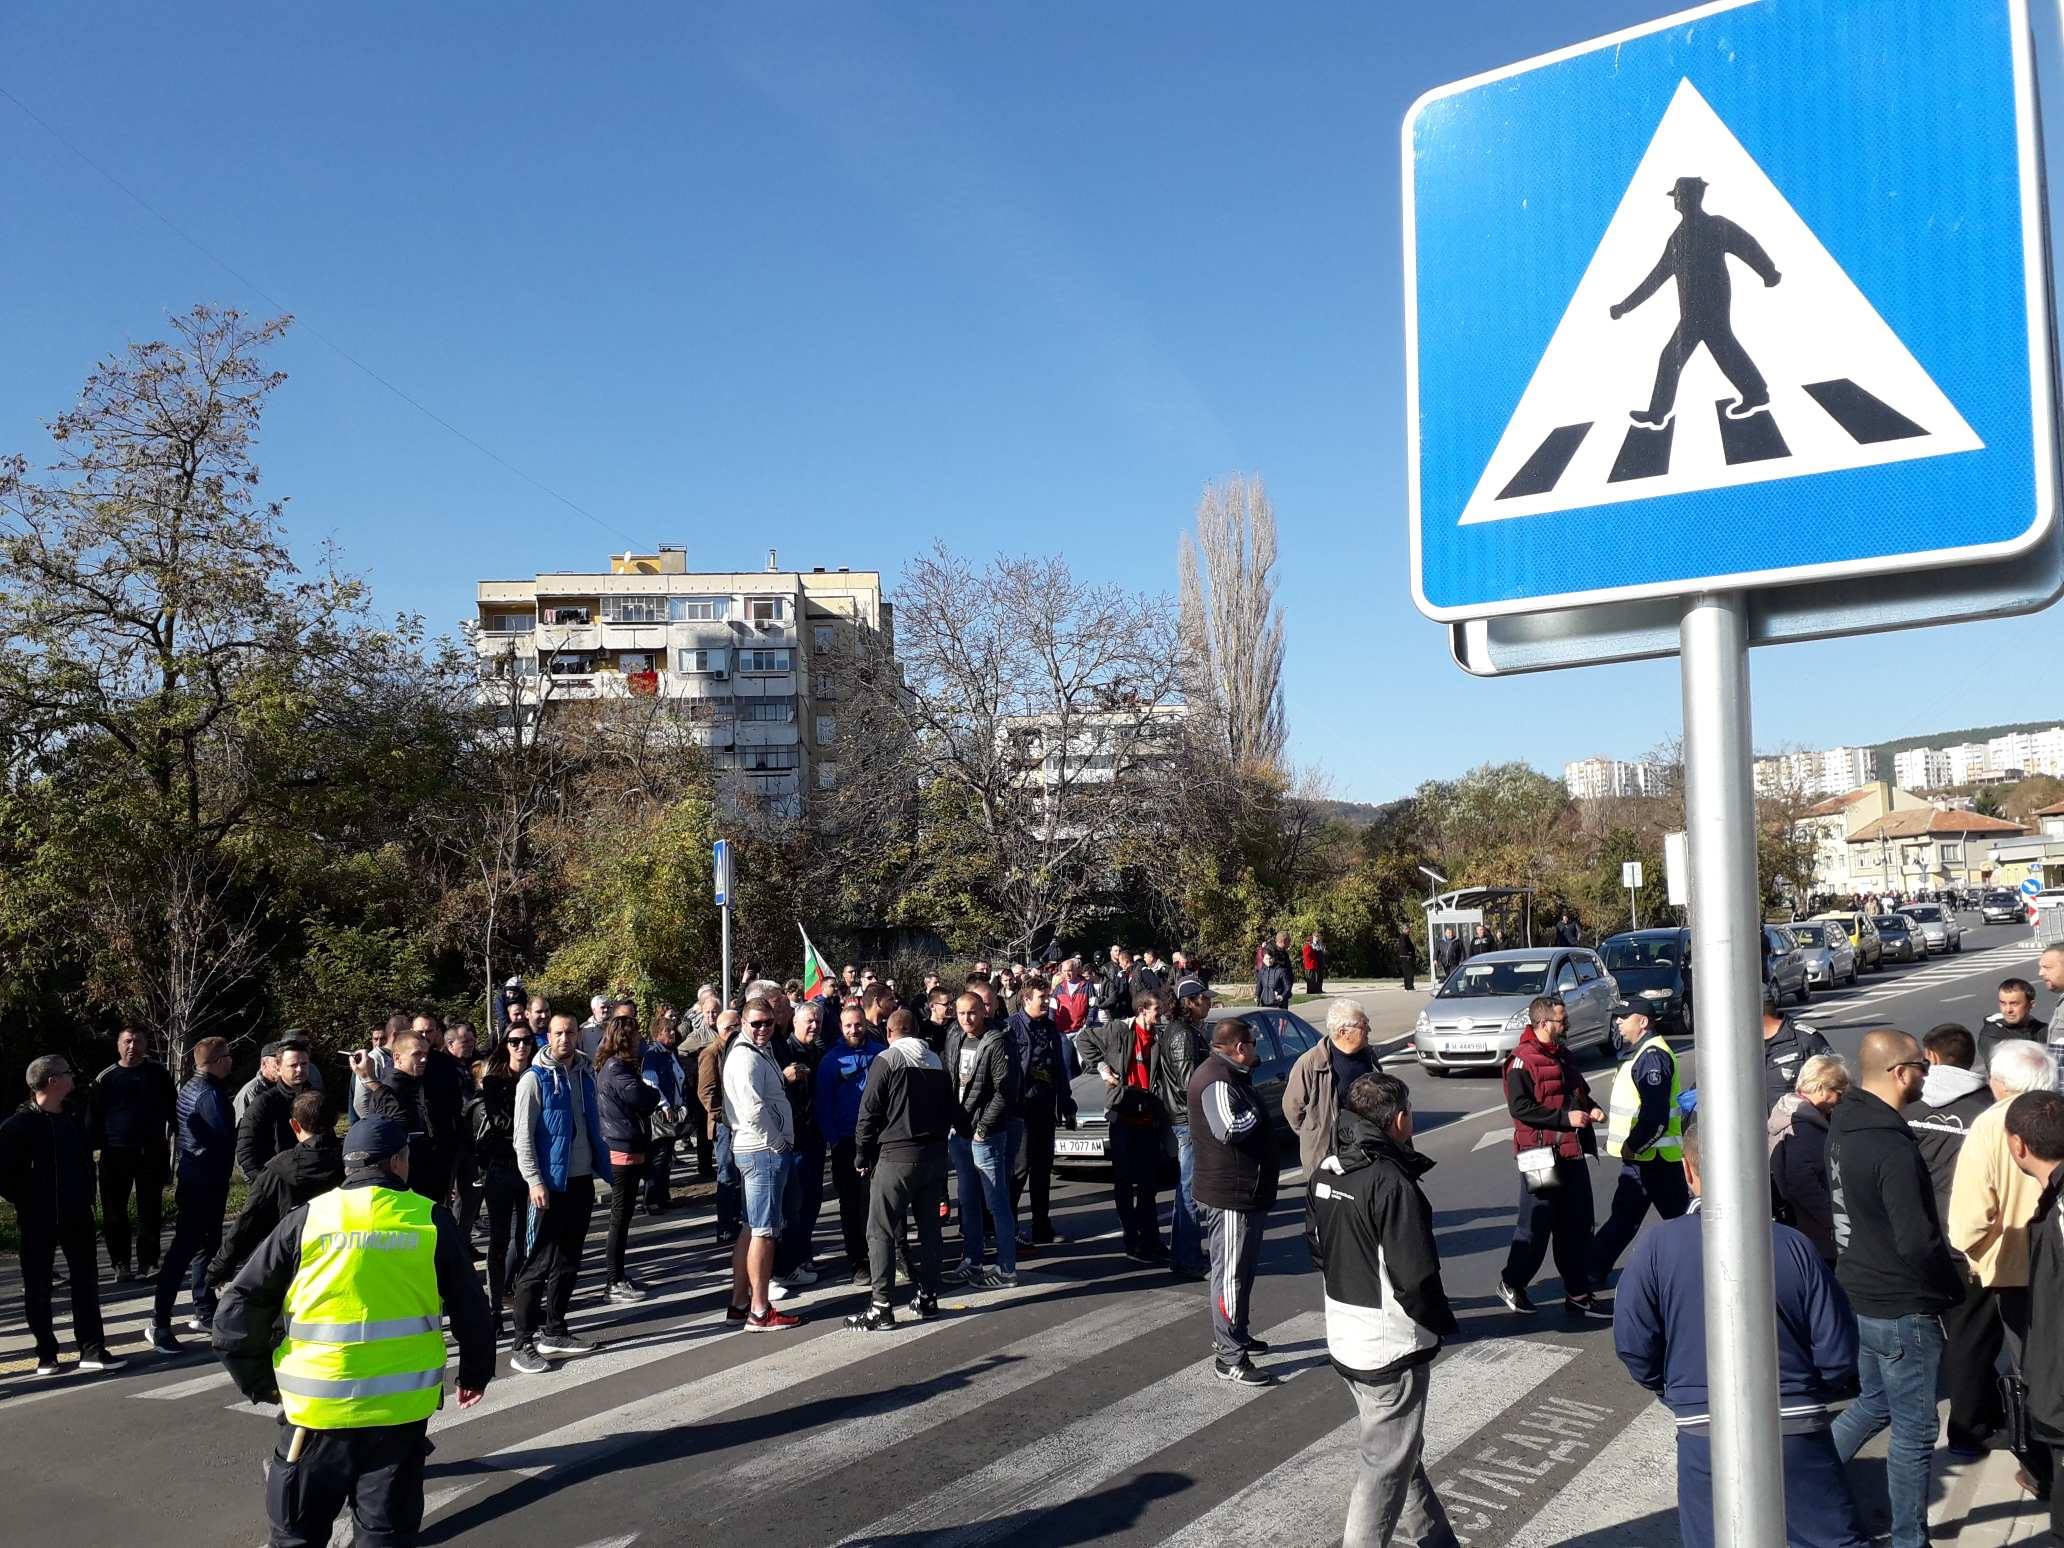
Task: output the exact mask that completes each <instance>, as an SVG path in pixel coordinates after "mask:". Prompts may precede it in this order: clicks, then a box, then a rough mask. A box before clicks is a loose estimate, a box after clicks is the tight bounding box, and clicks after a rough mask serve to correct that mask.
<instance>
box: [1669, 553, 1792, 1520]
mask: <svg viewBox="0 0 2064 1548" xmlns="http://www.w3.org/2000/svg"><path fill="white" fill-rule="evenodd" d="M1681 627H1682V638H1683V668H1684V671H1683V678H1684V805H1685V821H1686V827H1687V831H1688V833H1689V839H1690V851H1691V942H1692V953H1693V960H1694V962H1695V964H1696V969H1697V976H1698V985H1699V1029H1700V1032H1701V1033H1702V1037H1701V1039H1700V1041H1701V1044H1702V1047H1701V1048H1700V1050H1699V1070H1698V1081H1699V1085H1698V1092H1699V1097H1698V1131H1699V1139H1700V1159H1701V1161H1702V1162H1703V1165H1701V1167H1700V1168H1699V1172H1700V1184H1701V1190H1702V1194H1703V1202H1702V1203H1701V1206H1700V1209H1701V1213H1702V1214H1703V1216H1704V1227H1703V1229H1704V1233H1705V1260H1706V1383H1707V1388H1708V1391H1709V1394H1710V1401H1711V1408H1712V1416H1713V1419H1712V1444H1713V1525H1714V1542H1715V1543H1716V1544H1718V1545H1719V1548H1770V1544H1772V1543H1781V1542H1783V1541H1784V1540H1785V1509H1784V1492H1783V1490H1782V1489H1779V1488H1776V1487H1774V1484H1775V1483H1776V1481H1777V1480H1778V1479H1780V1478H1782V1477H1783V1476H1784V1472H1783V1463H1782V1460H1781V1457H1780V1450H1779V1441H1778V1422H1777V1408H1778V1404H1777V1314H1776V1293H1775V1290H1774V1288H1773V1281H1772V1277H1771V1258H1770V1162H1769V1157H1768V1154H1767V1152H1766V1150H1765V1141H1764V1134H1763V1121H1764V1116H1765V1115H1764V1112H1763V1063H1762V1039H1761V1036H1760V1031H1761V1025H1762V973H1761V968H1760V961H1761V956H1760V944H1761V937H1762V910H1761V909H1760V908H1759V907H1758V889H1757V880H1756V807H1755V798H1754V794H1753V786H1752V784H1751V777H1750V763H1751V744H1750V740H1749V647H1748V606H1747V602H1746V599H1745V598H1744V597H1743V595H1742V594H1741V593H1740V592H1728V593H1723V594H1720V595H1712V596H1695V597H1690V598H1687V599H1686V601H1685V603H1684V610H1683V614H1682V620H1681Z"/></svg>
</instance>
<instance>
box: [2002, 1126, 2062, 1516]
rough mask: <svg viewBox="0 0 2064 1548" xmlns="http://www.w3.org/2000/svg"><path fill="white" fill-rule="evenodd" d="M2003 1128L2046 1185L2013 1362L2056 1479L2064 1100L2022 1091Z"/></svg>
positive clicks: (2058, 1511) (2017, 1161)
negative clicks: (2024, 1333)
mask: <svg viewBox="0 0 2064 1548" xmlns="http://www.w3.org/2000/svg"><path fill="white" fill-rule="evenodd" d="M2006 1125H2007V1154H2008V1155H2010V1156H2012V1157H2013V1158H2014V1165H2015V1166H2017V1167H2019V1168H2020V1169H2021V1171H2022V1172H2023V1173H2025V1174H2026V1175H2027V1176H2029V1177H2032V1178H2034V1179H2035V1180H2036V1181H2037V1182H2039V1183H2041V1184H2042V1185H2043V1192H2042V1198H2041V1200H2040V1201H2039V1202H2038V1203H2037V1204H2036V1206H2035V1214H2034V1215H2033V1216H2032V1217H2031V1218H2030V1219H2029V1222H2028V1288H2029V1323H2028V1338H2027V1343H2026V1345H2025V1347H2023V1348H2021V1349H2019V1350H2017V1351H2016V1354H2017V1355H2018V1356H2019V1358H2018V1359H2017V1360H2016V1362H2015V1363H2016V1366H2017V1368H2018V1369H2019V1370H2020V1372H2021V1376H2022V1379H2023V1380H2024V1381H2026V1382H2027V1383H2028V1421H2029V1428H2030V1430H2031V1431H2032V1432H2033V1435H2034V1439H2035V1440H2036V1441H2037V1442H2038V1443H2039V1444H2041V1445H2044V1446H2047V1447H2049V1448H2050V1468H2049V1471H2050V1472H2051V1473H2053V1474H2054V1473H2056V1472H2057V1471H2059V1470H2060V1469H2059V1460H2060V1454H2064V1214H2060V1213H2059V1211H2058V1208H2057V1190H2058V1187H2059V1185H2060V1183H2064V1097H2060V1096H2058V1095H2057V1094H2056V1093H2055V1092H2054V1091H2025V1092H2023V1093H2022V1094H2021V1095H2020V1096H2017V1097H2015V1098H2014V1103H2013V1105H2012V1106H2011V1107H2009V1108H2008V1109H2007V1117H2006ZM2050 1535H2051V1536H2052V1537H2053V1538H2054V1539H2055V1540H2056V1541H2058V1542H2060V1543H2064V1489H2056V1488H2052V1489H2051V1490H2050Z"/></svg>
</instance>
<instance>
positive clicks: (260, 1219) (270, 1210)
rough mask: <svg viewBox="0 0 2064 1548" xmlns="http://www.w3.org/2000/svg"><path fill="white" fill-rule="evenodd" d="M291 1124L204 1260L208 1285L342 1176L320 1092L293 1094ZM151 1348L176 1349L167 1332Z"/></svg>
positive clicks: (227, 1275)
mask: <svg viewBox="0 0 2064 1548" xmlns="http://www.w3.org/2000/svg"><path fill="white" fill-rule="evenodd" d="M293 1123H294V1144H293V1147H292V1148H291V1149H288V1150H282V1151H281V1152H280V1153H279V1154H278V1155H276V1156H274V1157H273V1158H272V1159H271V1160H270V1161H268V1162H266V1163H265V1169H264V1170H263V1171H261V1172H260V1173H259V1174H258V1180H257V1181H256V1182H254V1183H252V1184H251V1191H250V1192H249V1193H247V1194H245V1195H244V1207H243V1208H242V1209H240V1210H238V1211H237V1217H236V1220H235V1222H234V1223H233V1224H232V1225H231V1226H230V1228H229V1234H228V1235H227V1236H225V1237H224V1238H223V1241H222V1245H221V1246H220V1247H218V1248H217V1249H216V1250H215V1257H214V1260H213V1261H212V1262H210V1263H209V1265H208V1283H209V1284H211V1285H217V1286H220V1285H225V1284H227V1283H229V1281H230V1280H232V1279H234V1278H236V1274H237V1270H238V1269H240V1268H242V1267H243V1266H244V1263H245V1261H246V1260H247V1259H248V1258H249V1257H250V1256H251V1254H252V1253H254V1252H256V1251H257V1250H258V1244H259V1243H260V1242H262V1241H264V1240H265V1238H266V1237H268V1236H270V1235H271V1234H272V1228H273V1227H274V1226H276V1225H278V1224H279V1223H280V1222H281V1221H282V1220H284V1219H286V1218H287V1213H288V1211H290V1210H292V1209H295V1208H297V1207H298V1206H300V1205H303V1204H306V1203H307V1202H308V1201H309V1200H310V1199H312V1198H314V1197H315V1196H316V1195H317V1194H318V1193H328V1192H329V1191H330V1190H331V1189H332V1188H334V1187H336V1186H338V1185H339V1184H340V1183H342V1182H343V1181H344V1151H343V1148H342V1147H341V1146H340V1145H339V1144H338V1143H337V1135H336V1132H335V1126H334V1125H333V1124H332V1123H331V1122H330V1115H329V1111H328V1109H327V1107H326V1105H325V1102H324V1098H323V1094H322V1093H321V1092H320V1091H304V1092H302V1093H301V1094H300V1095H299V1096H297V1097H295V1098H294V1117H293ZM151 1347H152V1348H153V1349H156V1350H158V1351H159V1352H160V1353H161V1354H177V1353H179V1345H178V1344H177V1343H176V1342H175V1341H174V1340H173V1338H172V1336H171V1334H170V1332H169V1331H168V1332H166V1333H165V1335H164V1338H163V1340H162V1341H160V1340H159V1339H158V1338H157V1337H155V1336H154V1337H153V1338H152V1340H151Z"/></svg>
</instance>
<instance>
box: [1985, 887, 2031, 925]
mask: <svg viewBox="0 0 2064 1548" xmlns="http://www.w3.org/2000/svg"><path fill="white" fill-rule="evenodd" d="M2027 915H2028V910H2027V909H2026V908H2024V907H2023V906H2022V902H2021V894H2020V893H2018V892H2016V891H2014V890H2013V889H2012V888H2011V887H1994V888H1991V889H1990V890H1988V891H1987V892H1986V894H1985V895H1984V896H1983V897H1982V898H1980V899H1979V900H1978V918H1979V920H1980V922H1982V923H1984V924H2019V923H2021V921H2022V920H2023V919H2025V918H2026V917H2027Z"/></svg>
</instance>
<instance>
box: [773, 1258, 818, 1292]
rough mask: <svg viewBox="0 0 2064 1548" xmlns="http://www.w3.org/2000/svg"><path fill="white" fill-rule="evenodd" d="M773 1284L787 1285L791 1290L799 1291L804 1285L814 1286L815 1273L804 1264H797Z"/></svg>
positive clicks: (815, 1280) (815, 1281)
mask: <svg viewBox="0 0 2064 1548" xmlns="http://www.w3.org/2000/svg"><path fill="white" fill-rule="evenodd" d="M774 1282H775V1283H776V1284H777V1285H788V1286H790V1287H791V1288H795V1289H800V1288H801V1287H802V1286H804V1285H814V1284H816V1283H817V1271H816V1270H815V1269H813V1268H811V1267H810V1266H809V1265H808V1264H806V1263H805V1264H799V1265H798V1266H797V1267H795V1268H793V1269H790V1270H789V1271H788V1272H787V1273H786V1274H783V1275H781V1276H779V1277H778V1278H777V1279H776V1280H775V1281H774Z"/></svg>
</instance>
